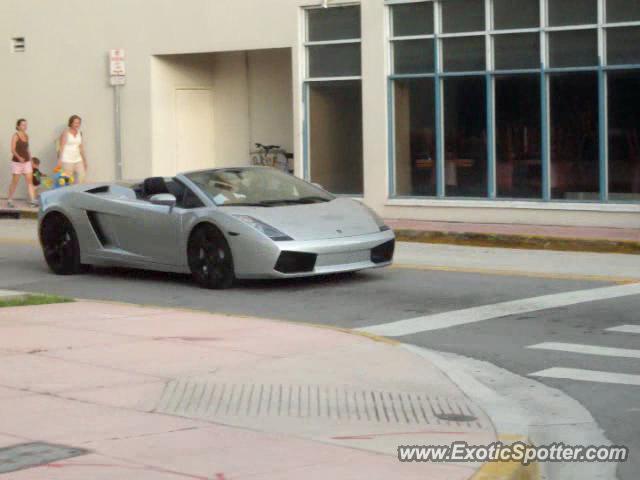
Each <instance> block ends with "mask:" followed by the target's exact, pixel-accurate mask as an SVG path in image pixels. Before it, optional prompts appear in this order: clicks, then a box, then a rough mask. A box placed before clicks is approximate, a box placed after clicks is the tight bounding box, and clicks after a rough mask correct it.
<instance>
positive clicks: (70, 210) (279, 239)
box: [39, 167, 395, 288]
mask: <svg viewBox="0 0 640 480" xmlns="http://www.w3.org/2000/svg"><path fill="white" fill-rule="evenodd" d="M39 235H40V243H41V245H42V249H43V252H44V257H45V259H46V261H47V264H48V265H49V267H50V268H51V270H53V271H54V272H55V273H57V274H60V275H68V274H74V273H78V272H80V271H81V270H82V268H83V266H85V265H100V266H122V267H132V268H142V269H149V270H160V271H168V272H179V273H191V274H192V275H193V278H194V279H195V281H196V282H197V283H198V284H200V285H201V286H203V287H206V288H227V287H230V286H231V285H232V284H233V282H234V280H235V279H236V278H238V279H248V278H287V277H304V276H311V275H323V274H328V273H338V272H350V271H357V270H363V269H367V268H374V267H384V266H387V265H390V264H391V262H392V260H393V253H394V246H395V236H394V233H393V231H391V229H390V228H389V227H387V226H386V225H385V224H384V223H383V221H382V220H381V219H380V218H379V217H378V216H377V215H376V214H375V213H374V212H373V211H371V210H370V209H369V208H367V207H366V206H364V205H363V204H362V203H360V202H358V201H356V200H351V199H348V198H339V197H335V196H333V195H331V194H330V193H328V192H326V191H325V190H323V189H322V188H320V187H318V186H316V185H312V184H310V183H307V182H305V181H303V180H300V179H298V178H296V177H294V176H291V175H288V174H285V173H281V172H279V171H277V170H275V169H273V168H268V167H250V168H226V169H216V170H206V171H198V172H192V173H185V174H181V175H177V176H176V177H173V178H162V177H153V178H147V179H146V180H144V181H143V182H140V183H122V182H120V183H111V184H96V185H78V186H73V187H66V188H61V189H59V190H54V191H50V192H45V193H43V194H42V198H41V207H40V213H39Z"/></svg>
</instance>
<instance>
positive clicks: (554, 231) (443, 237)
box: [387, 219, 640, 254]
mask: <svg viewBox="0 0 640 480" xmlns="http://www.w3.org/2000/svg"><path fill="white" fill-rule="evenodd" d="M387 224H388V225H389V226H390V227H391V228H393V229H394V230H395V231H396V234H397V235H398V238H399V239H400V240H401V241H409V242H424V243H447V244H454V245H473V246H479V247H502V248H525V249H534V250H561V251H579V252H603V253H631V254H640V229H634V228H603V227H567V226H553V225H518V224H495V223H457V222H431V221H420V220H398V219H395V220H394V219H389V220H387Z"/></svg>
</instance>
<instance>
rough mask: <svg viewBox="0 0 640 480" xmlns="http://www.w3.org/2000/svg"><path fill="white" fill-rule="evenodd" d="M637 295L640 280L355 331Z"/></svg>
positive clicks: (412, 328) (394, 331)
mask: <svg viewBox="0 0 640 480" xmlns="http://www.w3.org/2000/svg"><path fill="white" fill-rule="evenodd" d="M639 294H640V283H632V284H629V285H618V286H613V287H602V288H594V289H589V290H578V291H575V292H563V293H555V294H552V295H544V296H541V297H534V298H525V299H522V300H513V301H510V302H502V303H495V304H493V305H484V306H481V307H472V308H466V309H464V310H456V311H452V312H444V313H437V314H435V315H426V316H424V317H417V318H410V319H407V320H399V321H396V322H390V323H384V324H381V325H373V326H370V327H363V328H358V329H356V330H358V331H361V332H366V333H371V334H374V335H381V336H387V337H402V336H404V335H411V334H414V333H419V332H429V331H432V330H440V329H443V328H450V327H456V326H459V325H466V324H469V323H476V322H482V321H484V320H490V319H492V318H500V317H507V316H510V315H519V314H523V313H531V312H537V311H539V310H547V309H550V308H558V307H566V306H569V305H576V304H579V303H585V302H595V301H598V300H609V299H612V298H619V297H626V296H629V295H639Z"/></svg>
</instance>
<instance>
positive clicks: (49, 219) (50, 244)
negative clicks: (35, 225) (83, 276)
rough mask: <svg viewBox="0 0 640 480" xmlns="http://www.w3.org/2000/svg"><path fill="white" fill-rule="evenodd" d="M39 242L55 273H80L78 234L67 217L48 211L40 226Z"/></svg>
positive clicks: (48, 263)
mask: <svg viewBox="0 0 640 480" xmlns="http://www.w3.org/2000/svg"><path fill="white" fill-rule="evenodd" d="M40 244H41V245H42V252H43V253H44V259H45V260H46V262H47V265H49V268H50V269H51V271H53V273H55V274H56V275H75V274H77V273H81V271H82V264H81V263H80V244H79V242H78V235H77V234H76V230H75V229H74V228H73V225H72V224H71V222H70V221H69V219H68V218H67V217H65V216H64V215H62V214H61V213H50V214H49V215H47V216H46V217H45V218H44V219H43V220H42V224H41V226H40Z"/></svg>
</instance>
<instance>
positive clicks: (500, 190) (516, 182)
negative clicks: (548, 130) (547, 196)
mask: <svg viewBox="0 0 640 480" xmlns="http://www.w3.org/2000/svg"><path fill="white" fill-rule="evenodd" d="M495 109H496V111H495V122H496V176H497V194H498V197H501V198H537V199H541V198H542V150H541V136H540V77H539V75H535V74H533V75H500V76H497V77H496V79H495Z"/></svg>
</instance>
